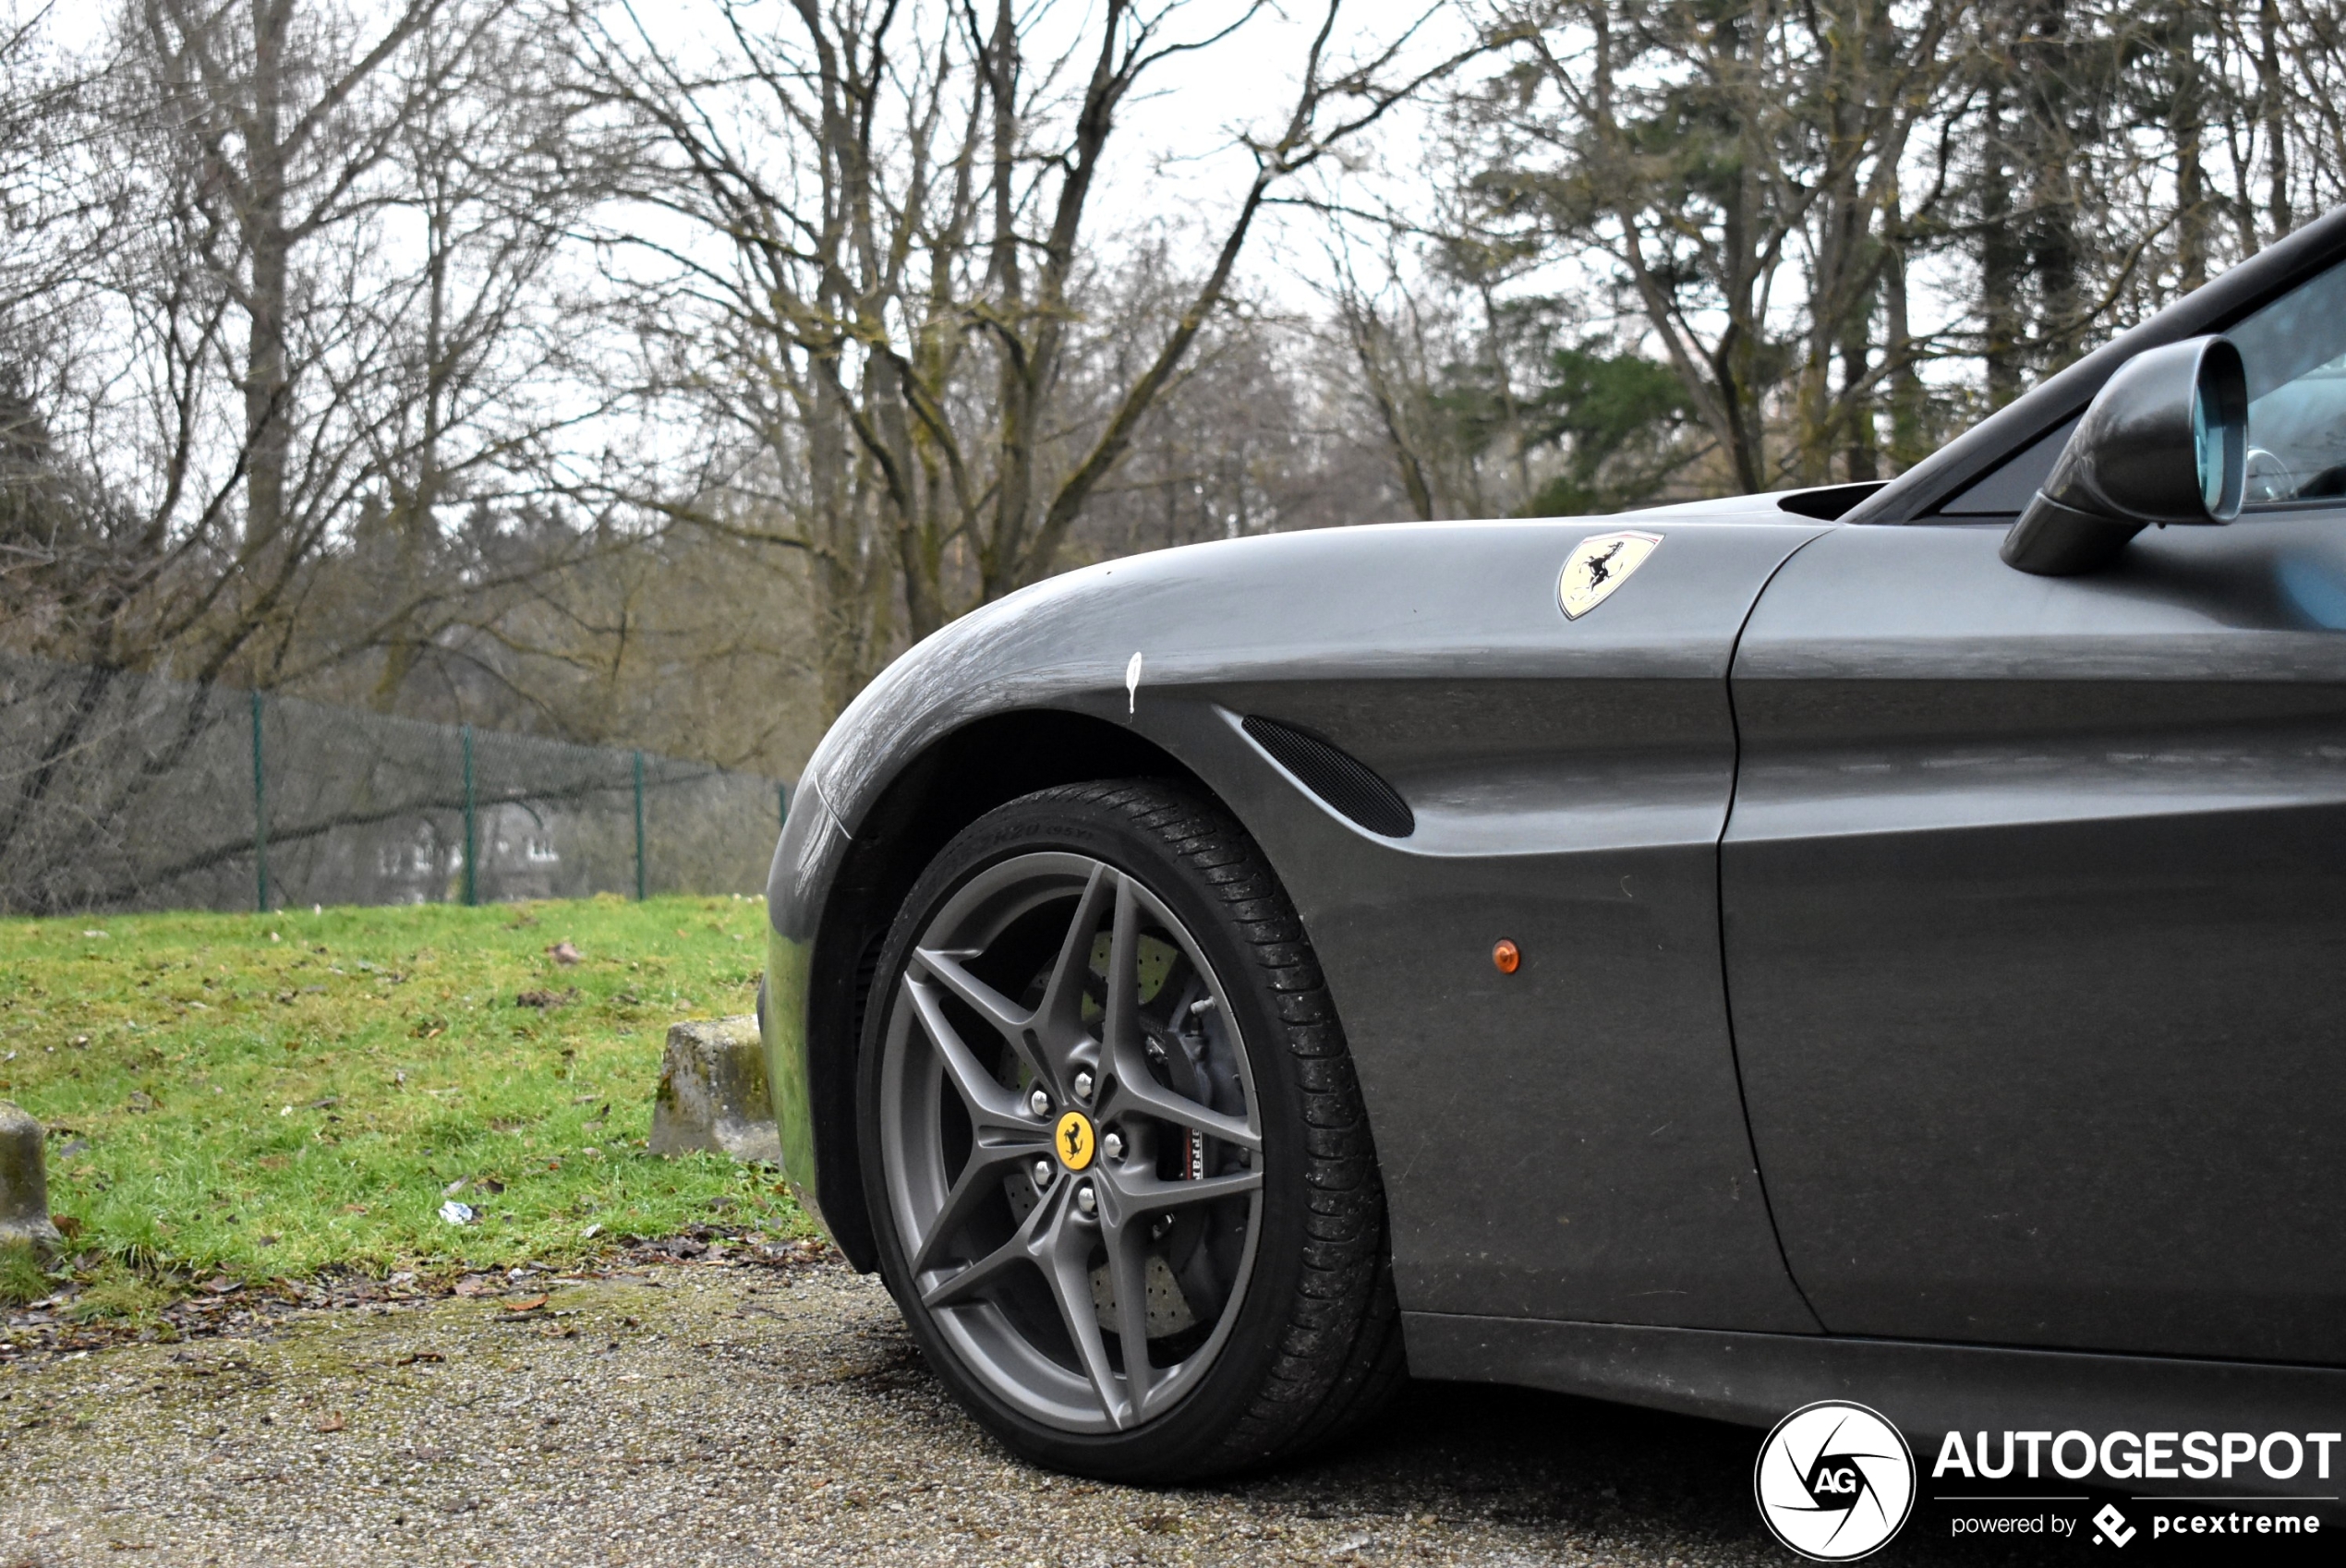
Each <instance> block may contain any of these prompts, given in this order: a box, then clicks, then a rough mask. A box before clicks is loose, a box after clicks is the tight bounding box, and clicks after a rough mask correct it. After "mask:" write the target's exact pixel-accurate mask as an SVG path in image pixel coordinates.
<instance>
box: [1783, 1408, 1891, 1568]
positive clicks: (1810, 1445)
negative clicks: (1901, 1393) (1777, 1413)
mask: <svg viewBox="0 0 2346 1568" xmlns="http://www.w3.org/2000/svg"><path fill="white" fill-rule="evenodd" d="M1751 1490H1752V1494H1753V1496H1754V1497H1756V1498H1757V1499H1758V1501H1759V1503H1760V1518H1762V1519H1764V1520H1765V1521H1767V1525H1768V1528H1769V1529H1770V1530H1772V1532H1774V1534H1775V1538H1776V1539H1778V1540H1780V1541H1782V1542H1784V1545H1786V1546H1788V1547H1790V1548H1791V1549H1792V1550H1795V1551H1796V1552H1798V1553H1799V1554H1800V1555H1801V1556H1803V1557H1806V1558H1808V1559H1810V1560H1812V1561H1814V1562H1854V1561H1855V1560H1856V1559H1857V1558H1860V1557H1864V1556H1866V1555H1867V1554H1868V1553H1869V1552H1872V1551H1876V1550H1880V1548H1882V1547H1883V1546H1886V1545H1887V1544H1889V1541H1890V1538H1892V1537H1893V1536H1895V1535H1896V1534H1897V1533H1898V1531H1899V1529H1900V1528H1901V1527H1902V1526H1904V1525H1905V1522H1906V1516H1907V1515H1908V1514H1911V1513H1913V1512H1914V1506H1915V1455H1914V1450H1912V1449H1910V1448H1908V1447H1907V1446H1906V1440H1905V1437H1904V1436H1903V1435H1901V1433H1900V1432H1899V1430H1898V1429H1897V1428H1896V1427H1893V1426H1892V1425H1891V1424H1890V1421H1889V1418H1888V1417H1884V1416H1883V1415H1882V1414H1881V1413H1880V1411H1878V1410H1869V1409H1868V1408H1867V1407H1866V1406H1864V1405H1850V1404H1847V1403H1844V1402H1843V1401H1840V1400H1832V1399H1826V1400H1820V1401H1818V1402H1817V1403H1816V1404H1814V1405H1802V1406H1801V1407H1800V1408H1799V1409H1797V1410H1795V1411H1794V1412H1793V1413H1792V1414H1791V1415H1789V1416H1786V1417H1784V1419H1783V1420H1781V1421H1778V1422H1777V1423H1776V1427H1775V1430H1773V1431H1772V1432H1770V1433H1769V1434H1768V1441H1765V1442H1763V1443H1761V1444H1760V1463H1759V1464H1758V1465H1756V1466H1754V1468H1753V1470H1752V1474H1751Z"/></svg>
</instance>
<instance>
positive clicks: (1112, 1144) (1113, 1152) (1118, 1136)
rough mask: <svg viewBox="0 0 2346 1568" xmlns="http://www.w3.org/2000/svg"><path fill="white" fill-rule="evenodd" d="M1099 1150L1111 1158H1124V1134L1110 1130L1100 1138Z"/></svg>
mask: <svg viewBox="0 0 2346 1568" xmlns="http://www.w3.org/2000/svg"><path fill="white" fill-rule="evenodd" d="M1100 1152H1101V1153H1103V1154H1105V1155H1106V1156H1107V1157H1108V1158H1109V1159H1111V1160H1121V1159H1122V1158H1124V1135H1123V1134H1122V1133H1120V1132H1111V1133H1109V1134H1107V1135H1106V1137H1104V1138H1102V1139H1101V1140H1100Z"/></svg>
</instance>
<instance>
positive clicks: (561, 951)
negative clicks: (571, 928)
mask: <svg viewBox="0 0 2346 1568" xmlns="http://www.w3.org/2000/svg"><path fill="white" fill-rule="evenodd" d="M546 956H547V957H549V958H550V959H553V960H554V961H555V962H556V963H558V964H562V965H564V966H568V965H571V964H574V963H576V962H577V961H578V959H579V953H578V949H577V948H575V947H572V946H571V945H570V938H569V937H567V936H565V937H563V938H562V940H561V941H559V942H557V943H555V944H554V945H553V946H552V947H549V948H547V949H546Z"/></svg>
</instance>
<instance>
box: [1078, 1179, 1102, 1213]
mask: <svg viewBox="0 0 2346 1568" xmlns="http://www.w3.org/2000/svg"><path fill="white" fill-rule="evenodd" d="M1075 1212H1077V1213H1079V1214H1082V1216H1083V1217H1084V1218H1085V1219H1087V1220H1088V1219H1090V1218H1091V1217H1092V1216H1093V1215H1094V1214H1096V1213H1098V1212H1100V1195H1099V1194H1098V1193H1096V1192H1094V1191H1093V1190H1092V1184H1091V1183H1090V1182H1088V1181H1087V1182H1085V1183H1084V1184H1083V1185H1082V1186H1081V1187H1079V1188H1076V1189H1075Z"/></svg>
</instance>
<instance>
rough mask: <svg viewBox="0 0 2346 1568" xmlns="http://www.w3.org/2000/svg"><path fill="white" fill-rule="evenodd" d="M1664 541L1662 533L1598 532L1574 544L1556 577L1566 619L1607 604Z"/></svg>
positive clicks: (1579, 615)
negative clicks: (1562, 569) (1609, 596)
mask: <svg viewBox="0 0 2346 1568" xmlns="http://www.w3.org/2000/svg"><path fill="white" fill-rule="evenodd" d="M1661 542H1662V536H1661V535H1659V534H1640V533H1637V532H1635V531H1630V532H1625V533H1619V534H1595V535H1591V536H1590V537H1588V538H1585V539H1582V540H1581V541H1580V542H1579V543H1578V544H1577V545H1574V546H1573V547H1572V553H1571V554H1570V555H1567V556H1566V557H1565V558H1564V575H1563V576H1561V577H1559V578H1557V579H1556V602H1557V603H1558V604H1560V605H1562V606H1563V607H1564V618H1565V619H1566V621H1578V620H1579V619H1580V618H1581V617H1582V616H1584V615H1586V614H1588V613H1589V611H1590V610H1592V609H1596V608H1597V606H1599V605H1601V604H1602V603H1604V601H1605V598H1606V597H1607V596H1608V595H1610V594H1611V593H1612V592H1613V590H1614V589H1615V588H1617V587H1619V586H1620V585H1622V584H1624V583H1626V582H1627V581H1628V580H1629V573H1632V572H1635V571H1636V570H1637V569H1638V568H1639V567H1640V566H1643V565H1644V564H1645V561H1646V557H1648V556H1650V555H1651V554H1652V553H1653V549H1654V547H1655V546H1656V545H1658V544H1660V543H1661Z"/></svg>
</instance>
